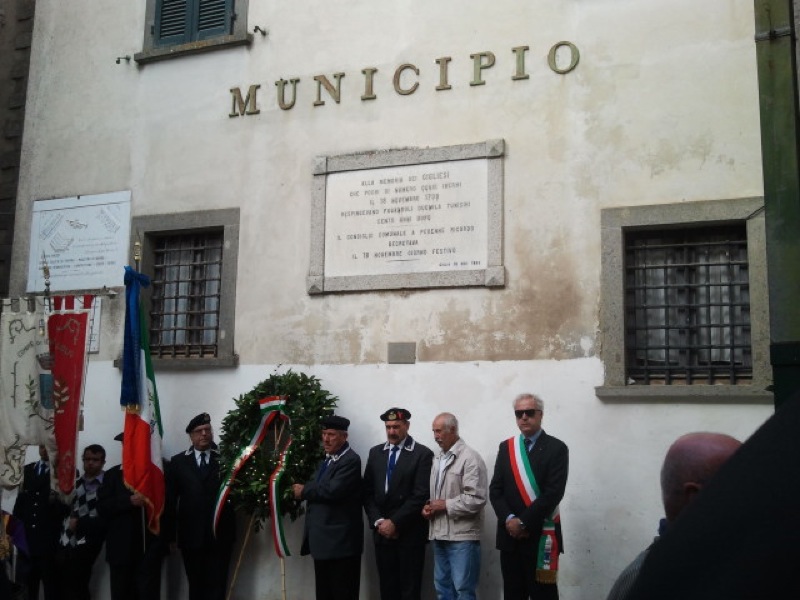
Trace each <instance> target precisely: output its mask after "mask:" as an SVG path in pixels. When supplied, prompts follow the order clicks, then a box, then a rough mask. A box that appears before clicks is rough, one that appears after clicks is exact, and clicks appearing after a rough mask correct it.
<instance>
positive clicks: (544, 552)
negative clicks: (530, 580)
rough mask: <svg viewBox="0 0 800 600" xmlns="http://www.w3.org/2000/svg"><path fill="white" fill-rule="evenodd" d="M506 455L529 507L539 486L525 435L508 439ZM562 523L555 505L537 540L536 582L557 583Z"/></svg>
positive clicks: (537, 493) (520, 491) (537, 492)
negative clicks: (559, 531) (559, 527)
mask: <svg viewBox="0 0 800 600" xmlns="http://www.w3.org/2000/svg"><path fill="white" fill-rule="evenodd" d="M507 443H508V456H509V458H510V459H511V471H512V472H513V473H514V481H515V482H516V484H517V490H519V494H520V496H522V500H523V502H524V503H525V506H526V507H528V506H530V505H531V504H533V501H534V500H536V498H537V497H538V496H539V495H540V494H541V491H540V489H539V484H538V483H537V482H536V477H535V476H534V475H533V470H532V469H531V463H530V460H529V459H528V452H527V451H526V449H525V436H524V435H522V434H520V435H519V436H517V437H512V438H509V439H508V442H507ZM560 522H561V515H560V514H559V511H558V506H556V507H555V509H554V510H553V513H552V514H551V515H550V516H549V517H546V518H545V520H544V524H543V525H542V533H541V536H540V538H539V550H538V551H537V553H536V581H538V582H539V583H556V582H557V581H558V554H559V548H558V538H557V537H556V523H560Z"/></svg>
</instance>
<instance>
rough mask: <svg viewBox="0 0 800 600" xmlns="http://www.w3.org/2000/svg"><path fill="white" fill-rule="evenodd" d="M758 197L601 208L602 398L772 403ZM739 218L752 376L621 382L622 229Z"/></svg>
mask: <svg viewBox="0 0 800 600" xmlns="http://www.w3.org/2000/svg"><path fill="white" fill-rule="evenodd" d="M763 209H764V199H763V197H754V198H735V199H729V200H702V201H693V202H681V203H675V204H654V205H645V206H628V207H615V208H605V209H601V211H600V221H601V251H602V265H601V285H600V342H601V346H600V356H601V359H602V360H603V366H604V370H605V374H604V384H603V385H601V386H598V387H596V388H595V393H596V394H597V397H598V398H599V399H601V400H603V401H606V402H653V401H660V402H683V403H686V402H696V403H715V402H716V403H736V402H742V403H772V402H773V397H772V393H771V392H770V391H768V389H767V388H768V386H770V385H771V383H772V369H771V366H770V363H769V299H768V287H767V249H766V230H765V223H764V210H763ZM736 222H738V223H744V224H745V226H746V229H747V257H748V263H749V266H750V268H749V277H750V321H751V332H750V337H751V345H752V356H753V379H752V381H751V382H749V383H748V384H737V385H729V384H716V385H703V384H697V385H641V384H638V385H627V384H626V383H625V331H624V318H625V296H624V252H625V245H624V232H625V230H637V229H638V230H642V229H660V228H664V227H674V226H680V225H683V224H685V225H698V224H702V225H714V224H726V223H736Z"/></svg>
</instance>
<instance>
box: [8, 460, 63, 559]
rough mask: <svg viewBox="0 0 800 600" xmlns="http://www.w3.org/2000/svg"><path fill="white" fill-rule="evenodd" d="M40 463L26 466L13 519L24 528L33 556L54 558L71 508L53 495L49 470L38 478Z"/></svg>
mask: <svg viewBox="0 0 800 600" xmlns="http://www.w3.org/2000/svg"><path fill="white" fill-rule="evenodd" d="M37 463H38V461H37V462H34V463H30V464H27V465H25V469H24V471H23V479H22V487H21V488H20V490H19V494H18V495H17V501H16V502H15V503H14V516H15V517H17V518H18V519H19V520H20V521H22V524H23V525H24V526H25V538H26V539H27V542H28V549H29V550H30V553H31V556H46V555H48V554H53V553H54V552H55V551H56V548H57V547H58V538H59V535H60V534H61V524H62V523H63V521H64V517H66V516H67V514H68V513H69V507H68V506H67V505H66V504H64V503H62V502H60V501H59V500H58V497H57V495H56V494H55V492H53V493H51V491H50V489H51V488H50V471H49V469H48V470H47V471H45V472H44V473H42V474H41V475H37V474H36V465H37Z"/></svg>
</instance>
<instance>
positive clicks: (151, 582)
mask: <svg viewBox="0 0 800 600" xmlns="http://www.w3.org/2000/svg"><path fill="white" fill-rule="evenodd" d="M114 439H115V440H117V441H118V442H121V441H122V440H123V434H122V433H120V434H119V435H117V436H116V437H115V438H114ZM144 506H145V499H144V497H143V496H142V495H141V494H139V493H138V492H137V493H135V494H134V493H133V492H131V491H130V490H129V489H128V488H127V486H126V485H125V479H124V477H123V474H122V465H117V466H115V467H111V468H110V469H109V470H108V471H106V474H105V477H104V479H103V485H102V486H101V487H100V491H99V492H98V502H97V511H98V513H100V515H101V516H102V517H103V518H104V519H105V521H106V524H107V526H108V532H107V534H106V562H108V566H109V571H110V574H111V600H158V599H159V598H160V597H161V560H162V558H163V557H164V550H165V549H164V544H163V543H162V541H161V536H160V535H155V534H154V533H152V532H151V531H150V530H149V529H148V528H147V525H146V521H145V517H144V513H145V508H144Z"/></svg>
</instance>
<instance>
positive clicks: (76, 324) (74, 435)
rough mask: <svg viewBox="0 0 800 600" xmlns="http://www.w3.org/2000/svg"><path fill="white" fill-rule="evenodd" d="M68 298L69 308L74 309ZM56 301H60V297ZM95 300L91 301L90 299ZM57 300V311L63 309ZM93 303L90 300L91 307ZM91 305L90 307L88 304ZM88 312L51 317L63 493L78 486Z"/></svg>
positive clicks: (53, 371)
mask: <svg viewBox="0 0 800 600" xmlns="http://www.w3.org/2000/svg"><path fill="white" fill-rule="evenodd" d="M71 299H72V298H71V297H68V298H67V302H66V304H67V308H68V309H69V308H72V306H71V305H72V302H70V300H71ZM56 300H60V298H59V299H56ZM90 302H91V301H90ZM60 304H61V303H60V302H58V301H57V302H56V310H58V309H59V308H60ZM90 305H91V304H90V303H89V306H90ZM84 306H86V307H87V308H88V306H87V305H86V304H85V305H84ZM88 321H89V313H88V312H87V311H75V312H63V313H62V312H54V313H53V314H51V315H50V317H49V318H48V320H47V333H48V336H49V338H50V355H51V357H52V360H53V368H52V374H53V407H54V408H55V419H54V420H55V436H56V446H57V447H58V488H59V490H61V492H62V493H63V494H70V493H72V491H73V489H74V488H75V458H76V454H77V448H76V445H77V442H78V417H79V416H80V409H81V398H82V395H83V380H84V374H85V372H86V343H87V335H88V332H87V329H88V327H87V326H88Z"/></svg>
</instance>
